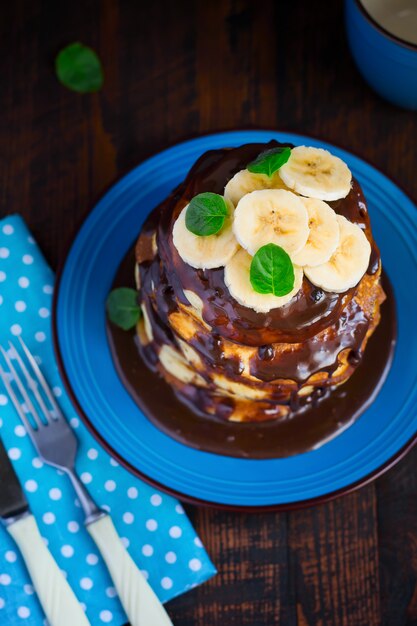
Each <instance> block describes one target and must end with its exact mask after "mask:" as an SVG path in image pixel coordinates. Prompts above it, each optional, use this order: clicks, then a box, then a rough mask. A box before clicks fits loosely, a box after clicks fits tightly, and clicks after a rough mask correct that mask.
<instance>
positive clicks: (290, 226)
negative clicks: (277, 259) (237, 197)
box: [233, 189, 309, 256]
mask: <svg viewBox="0 0 417 626" xmlns="http://www.w3.org/2000/svg"><path fill="white" fill-rule="evenodd" d="M233 230H234V233H235V235H236V239H237V240H238V242H239V243H240V245H241V246H242V248H245V249H246V250H247V251H248V252H249V253H250V254H252V255H254V254H255V253H256V251H257V250H259V248H260V247H261V246H264V245H265V244H267V243H275V244H276V245H278V246H281V248H284V250H285V251H286V252H287V253H288V254H289V255H290V256H291V255H292V254H295V253H296V252H298V251H299V250H301V249H302V248H304V246H305V244H306V243H307V239H308V234H309V228H308V214H307V209H306V208H305V206H304V204H303V203H302V201H301V200H300V198H299V197H298V196H296V195H295V194H294V193H292V192H291V191H286V190H284V189H263V190H260V191H252V192H251V193H248V194H246V196H243V198H242V199H241V201H240V202H239V204H238V205H237V207H236V209H235V219H234V223H233Z"/></svg>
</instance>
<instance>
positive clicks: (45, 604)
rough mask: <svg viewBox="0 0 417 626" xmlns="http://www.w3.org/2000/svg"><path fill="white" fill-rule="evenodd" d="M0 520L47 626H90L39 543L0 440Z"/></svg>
mask: <svg viewBox="0 0 417 626" xmlns="http://www.w3.org/2000/svg"><path fill="white" fill-rule="evenodd" d="M0 519H1V521H2V523H3V525H4V526H5V527H6V530H7V531H8V533H9V534H10V535H11V536H12V537H13V539H14V540H15V542H16V544H17V545H18V546H19V549H20V552H21V554H22V556H23V559H24V561H25V563H26V567H27V569H28V571H29V574H30V577H31V579H32V582H33V586H34V588H35V589H36V593H37V594H38V598H39V600H40V603H41V605H42V608H43V610H44V612H45V615H46V617H47V618H48V621H49V623H50V625H51V626H75V625H76V626H90V622H89V621H88V619H87V617H86V615H85V613H84V611H83V609H82V607H81V605H80V604H79V602H78V600H77V598H76V597H75V594H74V592H73V590H72V589H71V587H70V586H69V584H68V583H67V581H66V580H65V577H64V575H63V573H62V572H61V570H60V569H59V567H58V565H57V563H56V561H55V560H54V558H53V556H52V554H51V553H50V552H49V550H48V548H47V547H46V545H45V544H44V542H43V539H42V537H41V534H40V532H39V528H38V525H37V523H36V520H35V518H34V516H33V515H32V513H31V512H30V509H29V504H28V502H27V500H26V497H25V494H24V493H23V489H22V487H21V485H20V483H19V479H18V477H17V476H16V474H15V471H14V469H13V466H12V464H11V461H10V459H9V457H8V454H7V452H6V450H5V448H4V445H3V442H2V440H1V438H0Z"/></svg>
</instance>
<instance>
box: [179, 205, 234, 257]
mask: <svg viewBox="0 0 417 626" xmlns="http://www.w3.org/2000/svg"><path fill="white" fill-rule="evenodd" d="M186 211H187V207H185V208H184V209H183V210H182V211H181V213H180V215H179V216H178V218H177V221H176V222H175V224H174V228H173V233H172V234H173V242H174V246H175V247H176V249H177V250H178V254H179V255H180V257H181V258H182V260H183V261H185V263H188V265H191V266H192V267H195V268H196V269H199V268H201V269H213V268H214V267H221V266H222V265H225V264H226V263H227V262H228V261H229V259H231V258H232V256H233V255H234V253H235V252H236V250H237V248H238V243H237V241H236V238H235V236H234V233H233V229H232V219H231V218H228V219H227V220H226V223H225V225H224V227H223V228H222V230H221V231H220V232H218V233H216V234H214V235H210V236H208V237H198V236H197V235H194V234H193V233H192V232H191V231H189V230H188V228H187V227H186V225H185V213H186Z"/></svg>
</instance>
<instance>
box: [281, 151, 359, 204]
mask: <svg viewBox="0 0 417 626" xmlns="http://www.w3.org/2000/svg"><path fill="white" fill-rule="evenodd" d="M278 173H279V175H280V177H281V179H282V180H283V181H284V183H285V184H286V185H287V187H289V188H290V189H292V190H293V191H296V192H297V193H299V194H301V195H302V196H308V197H311V198H318V199H319V200H326V201H331V200H339V199H340V198H345V197H346V196H347V195H348V193H349V191H350V188H351V182H352V174H351V171H350V170H349V168H348V166H347V165H346V163H344V161H342V159H339V158H338V157H336V156H334V155H333V154H330V152H329V151H328V150H323V148H308V147H306V146H298V147H296V148H293V149H292V150H291V156H290V158H289V159H288V161H287V163H285V164H284V165H283V166H282V167H281V168H280V169H279V170H278Z"/></svg>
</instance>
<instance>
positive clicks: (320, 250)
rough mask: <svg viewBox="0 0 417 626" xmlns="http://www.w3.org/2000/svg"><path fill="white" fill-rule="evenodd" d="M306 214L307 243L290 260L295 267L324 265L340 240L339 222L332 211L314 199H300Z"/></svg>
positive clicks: (323, 203)
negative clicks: (308, 229)
mask: <svg viewBox="0 0 417 626" xmlns="http://www.w3.org/2000/svg"><path fill="white" fill-rule="evenodd" d="M301 201H302V202H303V204H304V206H305V207H306V209H307V213H308V226H309V228H310V233H309V235H308V239H307V243H306V245H305V246H304V248H302V249H301V250H300V251H299V252H297V253H296V254H294V255H293V257H292V260H293V261H294V263H296V264H297V265H300V266H303V265H310V266H312V267H314V266H316V265H321V264H322V263H326V261H328V260H329V259H330V257H331V256H332V254H333V253H334V252H335V250H336V248H337V246H338V244H339V239H340V231H339V222H338V221H337V216H336V213H335V212H334V211H333V209H332V208H331V207H330V206H329V205H328V204H326V202H323V200H317V199H316V198H301Z"/></svg>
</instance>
